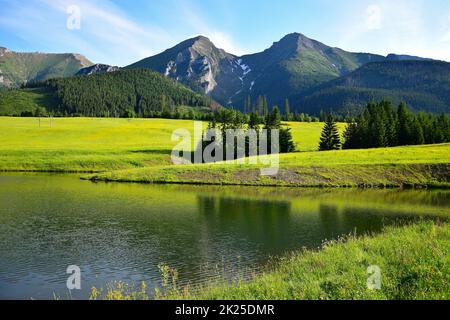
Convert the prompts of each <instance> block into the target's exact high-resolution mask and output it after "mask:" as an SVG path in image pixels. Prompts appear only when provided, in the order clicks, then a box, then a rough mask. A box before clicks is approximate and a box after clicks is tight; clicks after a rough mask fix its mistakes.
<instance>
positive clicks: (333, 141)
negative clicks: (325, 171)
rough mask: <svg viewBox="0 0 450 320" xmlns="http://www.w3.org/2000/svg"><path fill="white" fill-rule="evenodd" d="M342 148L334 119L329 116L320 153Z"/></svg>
mask: <svg viewBox="0 0 450 320" xmlns="http://www.w3.org/2000/svg"><path fill="white" fill-rule="evenodd" d="M340 148H341V138H340V136H339V130H338V127H337V123H336V121H335V120H334V117H333V116H332V115H331V114H329V115H328V117H327V121H326V122H325V126H324V128H323V130H322V136H321V137H320V144H319V151H327V150H339V149H340Z"/></svg>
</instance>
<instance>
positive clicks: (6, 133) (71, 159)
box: [0, 117, 344, 172]
mask: <svg viewBox="0 0 450 320" xmlns="http://www.w3.org/2000/svg"><path fill="white" fill-rule="evenodd" d="M193 125H194V123H193V121H191V120H168V119H110V118H108V119H106V118H105V119H103V118H53V120H52V123H51V124H50V120H49V119H48V118H41V119H40V120H39V119H38V118H11V117H0V128H2V130H1V134H0V170H3V171H56V172H102V171H110V170H120V169H132V168H149V167H155V166H161V165H170V163H171V161H170V154H171V152H172V149H173V147H174V146H175V145H176V142H172V141H171V136H172V133H173V132H174V131H175V130H176V129H180V128H184V129H187V130H189V131H190V132H191V133H192V132H193ZM204 126H206V124H204ZM289 126H290V127H291V128H292V131H293V135H294V139H295V141H296V143H297V146H298V150H299V151H312V150H316V149H317V144H318V141H319V137H320V133H321V130H322V126H323V124H321V123H289ZM341 128H342V129H343V128H344V125H343V124H342V125H341Z"/></svg>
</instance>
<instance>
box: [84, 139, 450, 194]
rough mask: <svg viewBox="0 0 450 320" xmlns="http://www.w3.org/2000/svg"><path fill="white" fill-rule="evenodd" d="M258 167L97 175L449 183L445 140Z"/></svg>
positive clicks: (237, 181) (268, 182) (102, 177)
mask: <svg viewBox="0 0 450 320" xmlns="http://www.w3.org/2000/svg"><path fill="white" fill-rule="evenodd" d="M261 167H263V166H262V165H257V166H252V165H249V164H245V165H238V164H224V163H222V164H213V165H182V166H161V167H153V168H143V169H135V170H124V171H114V172H109V173H103V174H96V175H94V176H92V177H91V178H92V179H93V180H97V181H118V182H142V183H184V184H229V185H264V186H292V187H313V186H323V187H342V186H348V187H352V186H374V187H381V186H393V187H396V186H405V185H411V186H441V187H446V186H448V185H449V181H450V175H449V172H450V144H442V145H430V146H411V147H398V148H386V149H372V150H345V151H331V152H304V153H294V154H286V155H281V156H280V169H279V172H278V174H277V175H275V176H262V175H260V169H259V168H261Z"/></svg>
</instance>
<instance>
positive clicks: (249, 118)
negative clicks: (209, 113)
mask: <svg viewBox="0 0 450 320" xmlns="http://www.w3.org/2000/svg"><path fill="white" fill-rule="evenodd" d="M281 121H282V118H281V114H280V111H279V109H278V108H277V107H274V108H273V109H272V111H271V113H267V114H266V115H265V116H260V115H259V114H257V113H255V112H253V113H251V114H244V113H242V112H240V111H237V110H233V109H224V108H221V109H219V110H217V111H215V112H214V114H213V117H212V120H211V121H210V123H209V125H208V129H210V130H215V131H216V132H217V133H218V134H217V137H216V138H213V139H208V140H210V141H208V140H203V141H202V142H201V145H199V147H201V148H202V151H204V150H205V148H207V147H208V146H209V145H210V144H211V143H214V142H219V139H220V142H221V145H222V148H223V154H224V155H227V151H229V149H228V150H227V148H230V147H233V148H234V150H233V152H231V153H233V154H234V157H233V158H234V159H237V158H239V155H245V156H249V155H251V153H250V147H251V146H250V138H249V137H250V134H249V130H254V131H253V132H256V150H254V152H255V153H256V154H273V153H275V152H277V153H289V152H294V151H295V143H294V141H293V138H292V133H291V129H290V128H286V127H283V126H282V124H281ZM262 129H264V130H267V131H266V133H267V135H266V138H264V139H267V144H266V146H267V149H266V150H263V149H261V135H260V134H261V133H262ZM227 130H236V131H235V132H240V133H241V134H242V135H243V137H244V139H245V150H239V149H238V148H239V147H241V146H239V144H238V141H237V140H238V137H237V136H235V137H233V141H227ZM272 130H278V131H279V148H278V150H272V149H271V144H272V143H271V136H272Z"/></svg>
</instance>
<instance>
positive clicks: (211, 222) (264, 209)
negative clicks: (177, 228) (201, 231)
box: [198, 195, 291, 251]
mask: <svg viewBox="0 0 450 320" xmlns="http://www.w3.org/2000/svg"><path fill="white" fill-rule="evenodd" d="M198 210H199V214H200V215H201V216H202V219H204V221H205V224H206V226H207V228H208V230H209V233H210V235H213V234H215V233H219V234H220V233H225V232H226V233H230V234H232V235H233V237H234V239H235V240H236V244H237V245H239V246H242V241H245V240H250V241H251V242H253V243H255V245H260V246H261V245H262V246H263V247H264V249H265V250H268V251H271V249H273V250H275V249H276V248H280V247H283V246H284V245H286V243H287V242H288V241H289V237H288V232H286V231H287V230H288V229H289V225H290V213H291V202H290V201H274V200H260V199H240V198H233V197H221V196H206V195H199V196H198Z"/></svg>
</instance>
